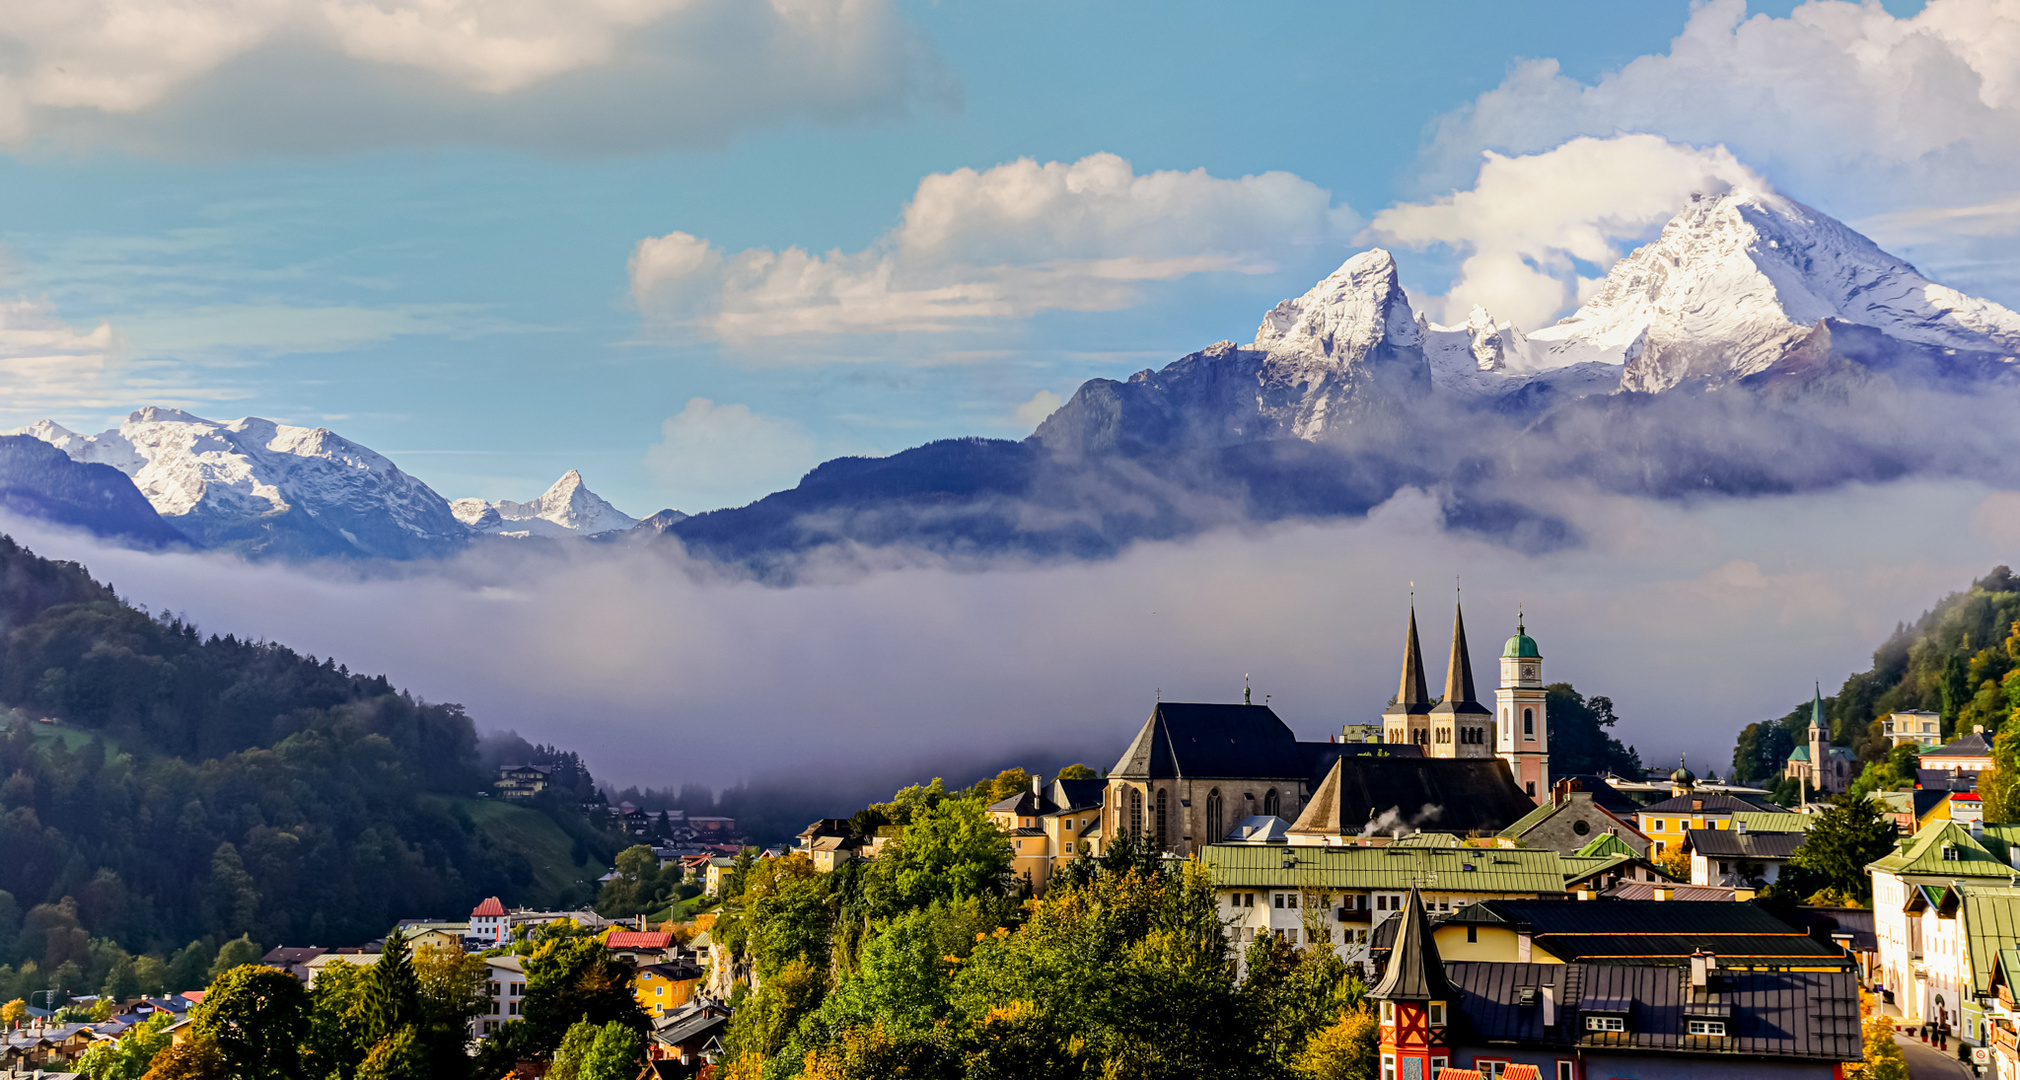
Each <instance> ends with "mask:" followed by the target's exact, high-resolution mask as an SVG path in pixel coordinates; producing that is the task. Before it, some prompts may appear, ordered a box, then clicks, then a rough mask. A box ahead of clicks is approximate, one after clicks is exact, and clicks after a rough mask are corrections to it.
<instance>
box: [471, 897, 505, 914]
mask: <svg viewBox="0 0 2020 1080" xmlns="http://www.w3.org/2000/svg"><path fill="white" fill-rule="evenodd" d="M503 914H505V905H504V904H501V903H499V902H498V898H497V897H495V896H490V897H486V898H485V899H484V902H483V903H481V904H478V905H477V907H476V909H475V910H473V911H471V912H470V917H471V918H473V919H481V918H484V917H485V916H487V915H488V916H500V915H503Z"/></svg>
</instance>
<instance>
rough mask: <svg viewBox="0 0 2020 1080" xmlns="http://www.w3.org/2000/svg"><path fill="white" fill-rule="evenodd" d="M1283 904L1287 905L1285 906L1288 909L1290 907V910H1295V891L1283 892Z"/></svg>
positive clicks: (1296, 897) (1296, 896) (1296, 902)
mask: <svg viewBox="0 0 2020 1080" xmlns="http://www.w3.org/2000/svg"><path fill="white" fill-rule="evenodd" d="M1284 906H1285V907H1287V908H1289V909H1290V910H1292V911H1296V910H1297V909H1298V894H1297V893H1285V894H1284Z"/></svg>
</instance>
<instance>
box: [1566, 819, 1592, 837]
mask: <svg viewBox="0 0 2020 1080" xmlns="http://www.w3.org/2000/svg"><path fill="white" fill-rule="evenodd" d="M1571 831H1572V832H1575V833H1577V834H1578V835H1580V836H1584V835H1585V834H1586V833H1589V832H1591V831H1592V826H1591V825H1590V824H1589V823H1587V822H1583V821H1574V822H1572V823H1571Z"/></svg>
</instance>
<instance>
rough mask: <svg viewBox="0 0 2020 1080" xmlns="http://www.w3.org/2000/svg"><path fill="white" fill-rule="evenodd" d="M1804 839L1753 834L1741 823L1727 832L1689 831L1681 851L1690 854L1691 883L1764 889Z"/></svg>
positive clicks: (1792, 835) (1787, 834)
mask: <svg viewBox="0 0 2020 1080" xmlns="http://www.w3.org/2000/svg"><path fill="white" fill-rule="evenodd" d="M1791 816H1793V815H1791ZM1808 836H1809V834H1808V833H1800V832H1768V833H1764V832H1755V831H1753V830H1751V829H1749V828H1747V825H1746V822H1745V821H1744V820H1740V821H1736V822H1734V823H1733V827H1732V828H1730V829H1692V830H1690V831H1689V832H1687V833H1685V834H1684V838H1683V848H1684V850H1685V851H1688V852H1689V853H1690V881H1691V884H1693V885H1722V886H1725V887H1728V888H1731V887H1735V886H1737V887H1741V888H1747V889H1755V890H1758V889H1764V888H1766V887H1768V886H1769V885H1772V884H1774V882H1775V881H1776V880H1777V879H1779V878H1780V877H1781V873H1782V868H1783V867H1785V866H1787V865H1788V862H1789V859H1790V858H1791V857H1793V856H1794V855H1795V853H1796V849H1797V848H1799V847H1801V846H1802V843H1803V841H1804V840H1805V839H1807V838H1808Z"/></svg>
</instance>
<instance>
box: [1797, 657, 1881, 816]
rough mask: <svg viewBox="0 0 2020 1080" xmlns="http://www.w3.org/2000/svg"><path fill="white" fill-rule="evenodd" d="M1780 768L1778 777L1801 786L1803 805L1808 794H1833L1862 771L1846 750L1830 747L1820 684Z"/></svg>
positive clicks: (1856, 759)
mask: <svg viewBox="0 0 2020 1080" xmlns="http://www.w3.org/2000/svg"><path fill="white" fill-rule="evenodd" d="M1804 728H1805V730H1804V733H1803V737H1802V738H1801V739H1798V740H1797V742H1796V748H1795V751H1794V752H1793V753H1791V754H1789V759H1788V761H1787V763H1785V764H1784V765H1783V766H1782V775H1783V776H1785V777H1787V778H1789V779H1791V780H1795V781H1798V782H1799V783H1800V784H1801V785H1802V790H1803V801H1804V802H1808V801H1809V794H1810V793H1811V792H1824V793H1835V792H1839V791H1843V790H1845V789H1846V788H1848V787H1850V786H1852V781H1853V780H1855V779H1857V778H1858V775H1859V773H1860V771H1861V769H1862V766H1861V765H1860V764H1859V759H1858V755H1856V754H1854V753H1852V751H1851V749H1850V748H1849V747H1844V746H1832V745H1831V725H1830V721H1828V720H1826V719H1824V689H1823V686H1822V685H1821V684H1819V685H1817V686H1816V687H1815V689H1814V696H1813V697H1811V698H1810V719H1809V723H1808V724H1806V725H1804Z"/></svg>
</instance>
